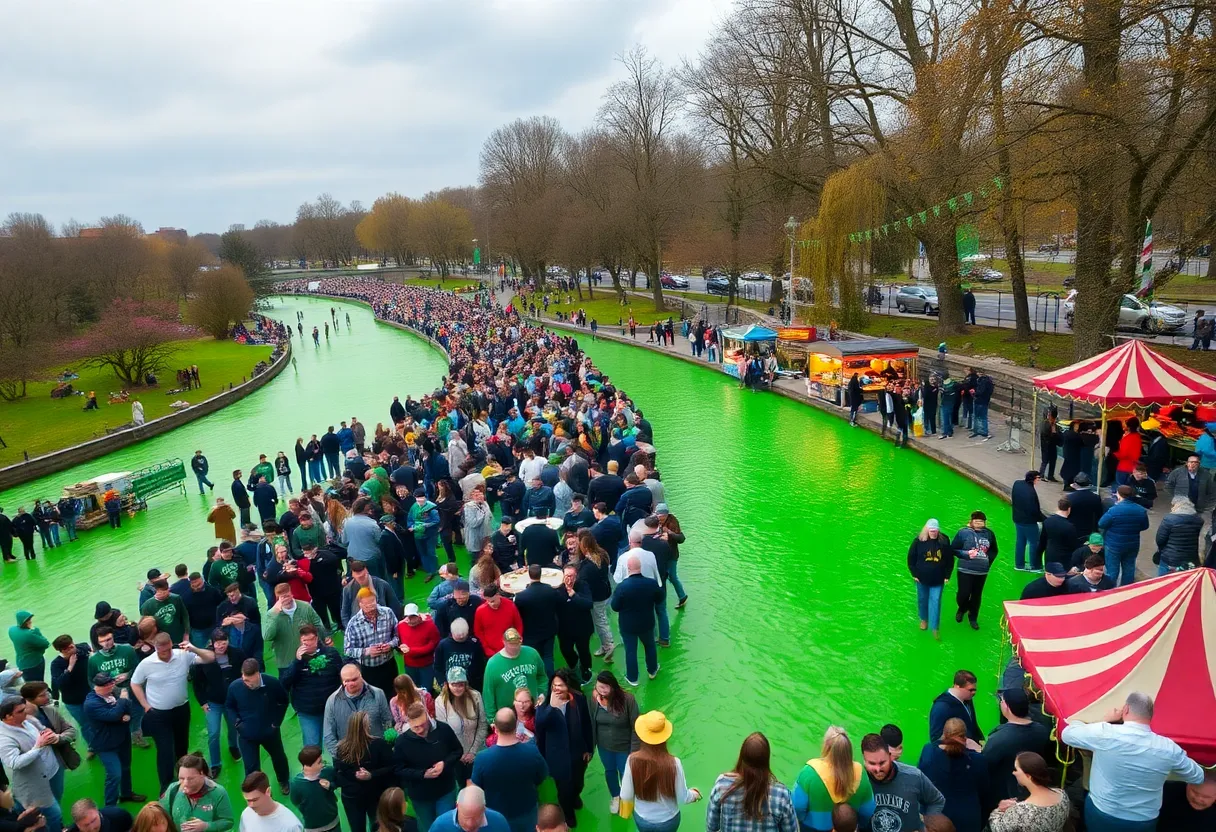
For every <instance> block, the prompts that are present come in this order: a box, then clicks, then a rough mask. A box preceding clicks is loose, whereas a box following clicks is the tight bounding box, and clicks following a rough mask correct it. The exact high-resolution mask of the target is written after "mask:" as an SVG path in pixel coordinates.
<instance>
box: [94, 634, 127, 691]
mask: <svg viewBox="0 0 1216 832" xmlns="http://www.w3.org/2000/svg"><path fill="white" fill-rule="evenodd" d="M138 663H139V659H138V657H137V656H136V654H135V648H134V647H132V646H131V645H129V644H115V645H114V649H113V650H111V651H110V652H109V653H106V652H103V651H101V650H98V651H96V652H95V653H90V654H89V684H92V683H93V677H94V676H96V675H97V674H98V673H101V672H102V671H105V672H106V673H109V674H110V675H111V676H119V675H121V674H123V673H125V674H127V679H126V681H124V682H123V683H122V685H120V687H124V688H125V687H126V686H127V684H128V683H129V682H130V681H131V674H132V673H133V672H135V665H136V664H138Z"/></svg>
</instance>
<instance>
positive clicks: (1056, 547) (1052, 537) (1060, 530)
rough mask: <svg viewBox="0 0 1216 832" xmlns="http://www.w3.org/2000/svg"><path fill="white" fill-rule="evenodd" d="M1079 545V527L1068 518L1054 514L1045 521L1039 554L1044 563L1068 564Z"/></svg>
mask: <svg viewBox="0 0 1216 832" xmlns="http://www.w3.org/2000/svg"><path fill="white" fill-rule="evenodd" d="M1076 545H1077V527H1076V526H1074V525H1073V524H1072V521H1071V520H1069V518H1067V517H1061V516H1060V515H1058V514H1053V515H1051V516H1050V517H1048V518H1046V519H1044V520H1043V531H1042V533H1041V534H1040V535H1039V551H1038V554H1040V555H1042V556H1043V562H1044V563H1068V559H1069V558H1071V557H1072V552H1073V549H1074V548H1075V547H1076Z"/></svg>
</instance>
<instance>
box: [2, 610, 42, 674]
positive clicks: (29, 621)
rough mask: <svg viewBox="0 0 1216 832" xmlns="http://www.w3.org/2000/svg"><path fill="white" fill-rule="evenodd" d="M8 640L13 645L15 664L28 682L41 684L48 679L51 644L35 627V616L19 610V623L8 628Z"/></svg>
mask: <svg viewBox="0 0 1216 832" xmlns="http://www.w3.org/2000/svg"><path fill="white" fill-rule="evenodd" d="M8 639H9V641H11V642H12V643H13V653H14V654H15V655H14V657H13V664H15V665H16V666H17V669H18V670H20V671H21V678H22V680H23V681H26V682H41V681H44V680H45V678H46V658H45V655H44V654H45V653H46V651H47V650H48V649H50V646H51V643H50V642H49V641H47V640H46V637H45V636H44V635H42V631H41V630H39V629H38V628H37V627H35V626H34V614H33V613H32V612H29V611H28V610H17V623H16V624H15V625H13V626H12V627H9V628H8Z"/></svg>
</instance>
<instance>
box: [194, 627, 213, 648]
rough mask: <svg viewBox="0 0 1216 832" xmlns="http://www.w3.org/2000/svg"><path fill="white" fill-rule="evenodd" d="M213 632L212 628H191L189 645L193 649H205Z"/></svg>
mask: <svg viewBox="0 0 1216 832" xmlns="http://www.w3.org/2000/svg"><path fill="white" fill-rule="evenodd" d="M214 630H215V628H214V627H191V628H190V643H191V644H193V645H194V646H195V647H203V648H206V646H207V645H208V644H210V643H211V633H212V632H213V631H214Z"/></svg>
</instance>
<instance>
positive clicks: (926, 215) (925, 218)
mask: <svg viewBox="0 0 1216 832" xmlns="http://www.w3.org/2000/svg"><path fill="white" fill-rule="evenodd" d="M916 216H918V217H920V224H921V225H924V224H925V223H926V222H928V221H929V212H928V211H921V212H920V213H919V214H917V215H916Z"/></svg>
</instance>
